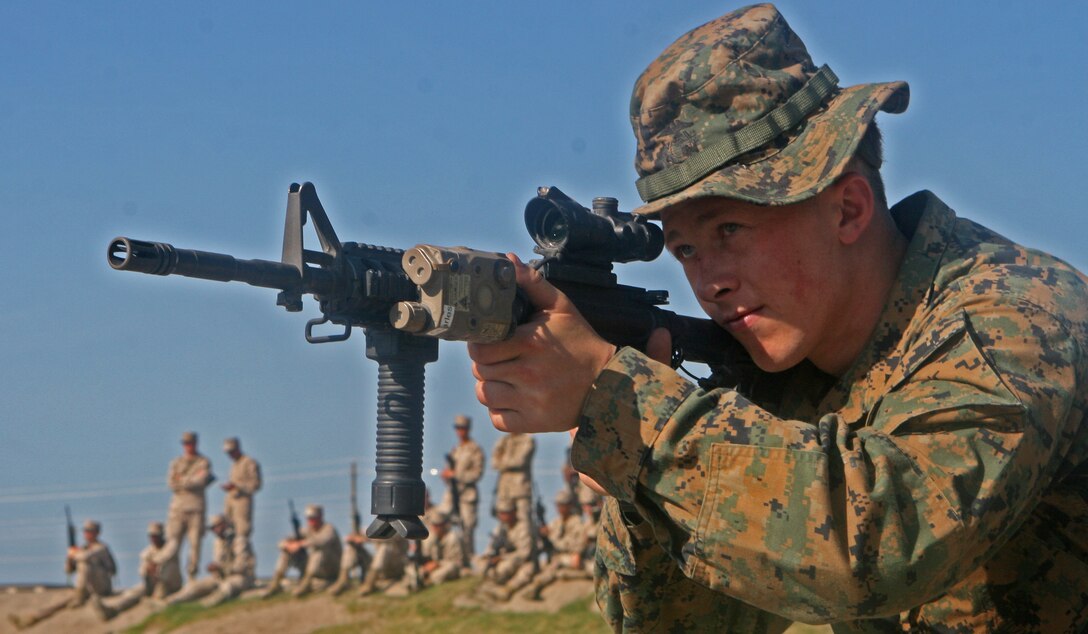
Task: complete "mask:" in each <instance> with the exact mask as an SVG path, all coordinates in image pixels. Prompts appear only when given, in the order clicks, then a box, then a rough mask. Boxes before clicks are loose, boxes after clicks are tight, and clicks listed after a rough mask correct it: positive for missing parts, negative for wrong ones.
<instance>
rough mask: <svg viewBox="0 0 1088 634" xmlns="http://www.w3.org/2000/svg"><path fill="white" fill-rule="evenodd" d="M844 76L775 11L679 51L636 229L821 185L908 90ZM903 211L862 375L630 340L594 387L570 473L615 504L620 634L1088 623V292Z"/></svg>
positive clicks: (715, 29)
mask: <svg viewBox="0 0 1088 634" xmlns="http://www.w3.org/2000/svg"><path fill="white" fill-rule="evenodd" d="M827 70H828V69H827V68H826V67H824V68H823V69H821V70H817V69H816V67H815V65H813V64H812V61H811V59H809V57H808V53H807V51H806V50H805V47H804V44H803V43H802V42H801V41H800V39H799V38H798V37H797V36H796V34H794V33H793V31H792V30H791V29H790V28H789V26H788V25H787V24H786V22H785V20H784V19H783V18H782V16H781V15H780V14H778V12H777V10H776V9H775V8H774V7H773V6H772V5H755V6H751V7H745V8H743V9H740V10H737V11H735V12H733V13H730V14H727V15H726V16H723V17H721V18H719V19H717V20H714V21H711V22H709V23H707V24H705V25H703V26H701V27H698V28H696V29H694V30H693V31H691V32H689V33H688V34H686V35H684V36H682V37H681V38H680V39H678V40H677V41H676V42H675V43H674V44H673V45H671V46H670V47H669V48H667V49H666V51H665V52H664V53H663V54H662V55H660V56H659V57H658V59H657V60H655V61H654V62H653V63H652V64H651V65H650V66H649V67H648V68H647V70H646V71H645V72H644V73H643V75H642V76H641V77H640V78H639V80H638V82H636V86H635V90H634V94H633V96H632V101H631V115H632V125H633V127H634V130H635V135H636V138H637V140H638V155H637V158H636V168H637V169H638V171H639V174H640V176H641V178H640V180H639V182H638V188H639V193H640V195H641V196H642V197H643V200H645V201H647V204H646V205H645V206H643V207H641V208H639V209H636V210H635V213H636V214H641V215H644V216H649V217H653V216H655V215H656V214H658V213H659V212H660V211H662V210H663V209H665V208H668V207H670V206H672V205H676V204H677V203H679V202H683V201H686V200H691V199H695V198H700V197H711V196H722V197H726V198H730V199H734V200H740V201H748V202H752V203H755V204H760V205H785V204H792V203H795V202H800V201H804V200H807V199H809V198H811V197H812V196H815V195H816V194H817V193H818V192H820V191H822V190H823V189H824V188H826V187H827V186H828V185H830V184H831V183H832V182H833V181H834V180H835V179H837V178H839V177H840V176H841V175H842V174H843V172H844V170H846V169H847V164H848V162H849V161H850V160H851V159H852V158H853V157H854V156H855V152H856V151H857V148H858V147H859V143H860V141H861V139H862V137H863V136H864V134H865V132H866V129H867V128H868V125H869V122H870V121H871V120H872V118H873V117H874V116H875V114H876V112H877V111H885V112H891V113H897V112H902V111H903V110H904V109H905V108H906V105H907V95H908V93H907V87H906V85H905V84H904V83H902V82H892V83H886V84H864V85H859V86H852V87H847V88H838V87H837V86H835V82H836V81H837V79H836V78H834V77H833V74H830V73H829V72H827ZM829 87H830V88H829ZM795 98H796V99H795ZM768 122H770V123H768ZM768 131H769V135H767V133H768ZM858 157H859V159H860V160H862V161H866V164H867V165H869V166H871V167H873V168H879V162H880V161H879V157H876V161H875V162H872V163H870V162H868V161H867V157H865V156H862V155H861V154H858ZM869 158H872V157H869ZM1029 211H1030V213H1032V214H1035V213H1036V211H1037V210H1034V209H1032V210H1029ZM676 213H682V212H681V211H677V212H676ZM878 213H883V212H882V211H881V210H879V209H878ZM892 213H893V216H894V218H895V222H896V224H897V225H898V228H899V230H900V231H901V232H902V233H903V234H904V235H905V236H907V238H908V239H909V240H910V243H909V246H908V247H907V250H906V252H905V255H904V256H903V259H902V260H901V262H900V263H899V268H898V276H897V278H896V280H895V284H894V285H893V286H891V287H890V290H889V291H888V296H887V298H886V300H885V302H884V309H883V313H882V315H881V316H880V317H879V319H877V320H876V321H875V322H874V323H873V328H874V329H873V331H872V332H871V334H870V336H869V338H868V341H867V343H866V345H865V347H864V349H863V350H862V351H861V353H860V354H859V355H858V356H857V357H856V358H855V359H854V361H853V364H852V366H851V367H849V368H848V369H847V370H845V371H844V373H843V374H842V375H841V376H838V377H831V376H828V375H825V374H822V373H821V372H819V371H818V370H816V368H815V366H813V365H812V364H811V363H810V362H808V361H805V362H802V363H800V364H798V365H797V366H795V367H793V368H791V369H789V370H786V371H784V372H780V373H777V374H765V373H761V372H758V371H755V372H753V373H752V374H751V375H749V376H741V377H740V378H741V379H743V380H742V381H741V382H740V385H743V386H745V387H744V389H743V393H742V392H741V391H737V390H734V389H730V388H720V389H701V388H696V387H695V386H693V385H692V384H690V383H688V382H687V381H685V380H683V379H682V378H681V377H680V376H679V375H678V374H677V373H676V372H674V371H673V370H672V369H670V368H669V367H668V366H665V365H662V364H659V363H656V362H654V361H651V360H650V359H648V358H647V357H646V356H644V355H642V354H641V353H639V352H636V351H635V350H633V349H630V348H624V349H622V350H620V351H618V353H617V354H616V355H615V356H614V357H613V358H612V359H611V360H610V362H609V363H608V365H607V366H606V367H605V368H604V370H603V371H602V372H601V373H600V375H599V376H598V377H597V380H596V382H595V384H594V386H593V388H592V389H591V391H590V393H589V396H588V398H587V399H586V401H585V403H584V405H583V411H582V415H581V416H580V418H579V420H578V424H579V431H578V433H577V437H576V439H575V442H574V444H573V448H572V453H571V459H572V463H573V464H574V466H575V467H576V468H578V469H579V470H580V471H582V472H583V473H585V474H587V475H589V476H590V477H592V478H593V479H595V480H596V481H597V482H598V483H599V484H600V485H602V486H603V487H604V489H605V490H607V491H608V492H609V493H610V494H611V495H612V496H614V497H613V498H610V499H609V501H608V503H607V504H606V508H605V513H604V516H603V517H602V520H601V527H600V532H599V535H598V543H597V555H596V567H597V581H598V583H597V591H598V603H599V604H600V606H601V608H602V612H603V614H604V615H605V617H606V619H607V620H608V621H609V623H610V624H611V625H612V626H613V628H615V629H616V630H620V629H624V630H627V631H654V632H656V631H684V632H689V631H714V632H717V631H737V632H759V631H780V630H782V629H784V628H785V627H786V626H787V625H788V621H789V620H797V621H804V622H809V623H832V624H833V627H834V629H835V630H836V631H837V632H891V631H895V632H901V631H910V632H930V631H932V632H997V631H1001V632H1048V633H1049V632H1080V631H1085V628H1086V627H1088V465H1086V464H1085V461H1086V454H1088V428H1086V426H1085V425H1084V424H1083V420H1084V417H1085V410H1086V405H1088V403H1086V401H1088V382H1086V381H1085V377H1088V359H1086V356H1085V350H1086V346H1088V293H1086V287H1085V283H1086V279H1085V278H1084V276H1083V275H1081V274H1080V273H1079V272H1077V271H1076V270H1074V269H1072V268H1071V267H1070V266H1068V265H1067V264H1065V263H1063V262H1061V261H1059V260H1057V259H1055V258H1053V257H1051V256H1049V255H1047V254H1044V253H1040V252H1038V251H1033V250H1029V249H1026V248H1024V247H1021V246H1019V245H1016V244H1013V243H1012V242H1010V241H1008V240H1007V239H1005V238H1003V237H1001V236H999V235H997V234H995V233H994V232H992V231H990V230H988V229H986V228H984V227H981V226H979V225H977V224H974V223H972V222H970V221H967V220H964V219H959V218H957V217H956V216H955V214H954V213H953V212H952V211H951V210H950V209H948V208H947V207H946V206H945V205H944V204H943V203H942V202H941V201H940V200H938V199H937V198H936V196H934V195H933V194H931V193H929V192H921V193H918V194H915V195H913V196H911V197H909V198H908V199H906V200H904V201H902V202H901V203H899V204H898V205H896V206H895V208H893V210H892ZM874 264H875V263H874ZM858 292H865V289H859V290H858Z"/></svg>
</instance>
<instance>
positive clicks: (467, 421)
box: [453, 414, 472, 429]
mask: <svg viewBox="0 0 1088 634" xmlns="http://www.w3.org/2000/svg"><path fill="white" fill-rule="evenodd" d="M471 425H472V419H471V418H469V417H468V416H465V415H464V414H458V415H457V416H454V417H453V426H454V427H456V428H466V429H467V428H468V427H470V426H471Z"/></svg>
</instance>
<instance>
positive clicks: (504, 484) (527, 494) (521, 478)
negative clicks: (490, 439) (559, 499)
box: [491, 434, 536, 527]
mask: <svg viewBox="0 0 1088 634" xmlns="http://www.w3.org/2000/svg"><path fill="white" fill-rule="evenodd" d="M534 453H536V441H535V440H533V437H532V436H530V435H529V434H507V435H505V436H501V437H500V438H499V440H498V441H497V442H496V443H495V447H494V448H493V449H492V450H491V467H492V468H493V469H495V471H498V473H499V477H498V480H497V481H496V482H495V499H494V501H493V503H494V504H495V507H496V511H497V509H498V507H499V506H500V505H504V504H503V503H504V502H509V503H510V504H512V505H513V506H514V508H515V509H516V511H515V512H516V513H517V515H518V521H519V522H521V523H522V524H524V525H525V526H526V527H529V526H532V524H533V518H532V506H533V454H534Z"/></svg>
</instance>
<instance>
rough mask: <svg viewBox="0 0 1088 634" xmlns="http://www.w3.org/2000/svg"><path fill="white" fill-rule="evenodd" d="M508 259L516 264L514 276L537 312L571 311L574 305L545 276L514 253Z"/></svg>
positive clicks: (508, 254)
mask: <svg viewBox="0 0 1088 634" xmlns="http://www.w3.org/2000/svg"><path fill="white" fill-rule="evenodd" d="M506 257H507V259H509V260H510V261H511V262H513V263H514V275H515V276H516V278H517V282H518V286H519V287H520V288H521V290H522V291H524V292H525V297H526V299H528V300H529V303H530V304H532V306H533V309H534V310H535V311H546V310H547V311H551V310H571V309H573V305H572V304H571V303H570V300H569V299H567V296H566V295H564V294H563V293H562V292H560V291H559V289H557V288H556V287H554V286H552V284H551V282H549V281H548V280H546V279H544V275H543V274H542V273H541V272H540V271H538V270H537V269H534V268H532V267H530V266H528V265H526V264H525V263H524V262H522V261H521V259H520V258H518V256H517V255H515V254H513V253H507V254H506Z"/></svg>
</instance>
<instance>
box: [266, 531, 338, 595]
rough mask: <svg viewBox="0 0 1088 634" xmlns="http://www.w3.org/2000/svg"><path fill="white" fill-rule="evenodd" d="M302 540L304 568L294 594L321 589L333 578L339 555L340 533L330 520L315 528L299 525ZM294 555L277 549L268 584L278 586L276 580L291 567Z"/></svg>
mask: <svg viewBox="0 0 1088 634" xmlns="http://www.w3.org/2000/svg"><path fill="white" fill-rule="evenodd" d="M301 534H302V540H303V542H304V544H305V548H306V569H305V570H303V571H302V577H301V578H300V579H299V581H298V586H297V587H296V588H295V590H294V593H295V594H296V595H299V596H301V595H304V594H307V593H309V592H312V591H319V590H322V589H324V588H325V587H326V586H327V585H328V584H329V583H331V582H333V581H335V580H336V577H337V575H338V574H339V572H340V562H341V559H342V558H343V548H342V546H341V543H340V534H339V533H337V532H336V529H335V528H333V526H332V524H330V523H328V522H323V523H322V524H321V528H319V529H317V531H314V530H312V529H311V528H310V527H309V526H303V527H302V530H301ZM294 560H295V558H294V557H292V555H291V554H290V553H288V552H287V551H286V550H283V549H282V548H281V549H280V556H279V559H277V560H276V569H275V570H274V571H273V573H272V579H271V581H269V586H270V587H271V588H273V589H276V588H279V585H280V582H281V581H282V580H283V577H284V575H286V574H287V569H288V568H290V567H291V563H292V561H294Z"/></svg>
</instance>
